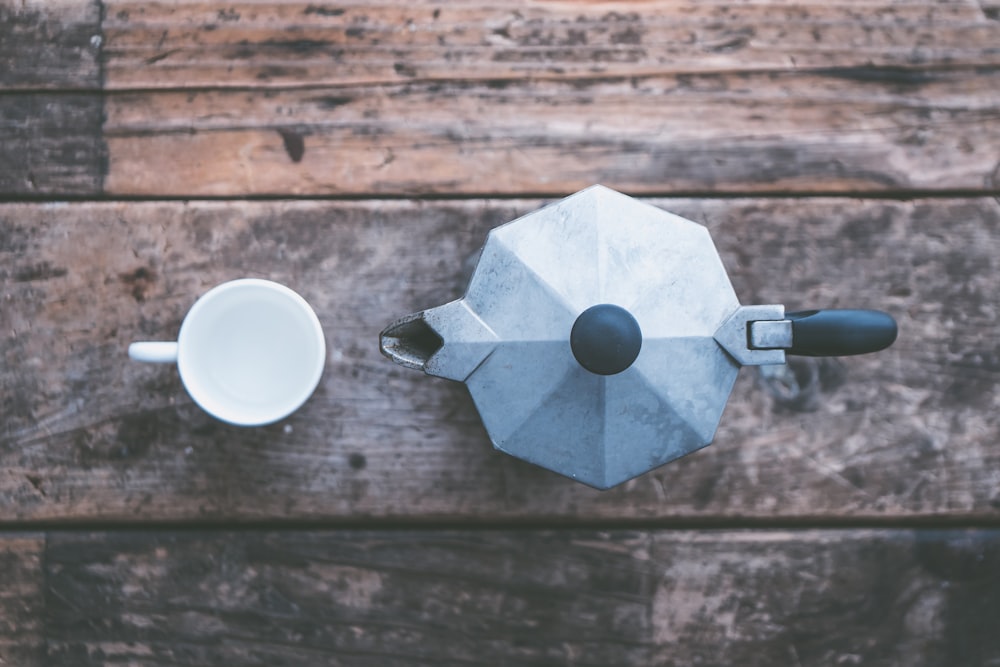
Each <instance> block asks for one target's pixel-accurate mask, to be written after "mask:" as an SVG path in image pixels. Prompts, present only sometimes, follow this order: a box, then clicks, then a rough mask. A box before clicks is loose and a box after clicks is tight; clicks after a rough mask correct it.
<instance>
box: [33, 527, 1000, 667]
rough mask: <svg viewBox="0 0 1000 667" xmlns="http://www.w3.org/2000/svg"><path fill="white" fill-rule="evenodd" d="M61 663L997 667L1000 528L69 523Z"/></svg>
mask: <svg viewBox="0 0 1000 667" xmlns="http://www.w3.org/2000/svg"><path fill="white" fill-rule="evenodd" d="M46 556H47V558H46V574H47V580H46V594H47V604H48V609H47V611H46V618H47V620H48V629H47V633H48V635H47V657H48V660H49V662H48V664H51V665H66V666H69V665H72V666H74V667H84V666H88V665H109V664H129V665H220V664H225V665H232V664H240V665H260V666H262V667H263V666H265V665H274V664H304V665H305V664H308V665H373V666H374V665H378V666H379V667H382V666H387V665H390V666H391V665H435V666H438V665H447V666H452V665H456V666H457V665H506V664H511V665H749V666H755V665H761V666H763V665H768V666H770V665H822V666H830V667H833V666H835V665H836V666H841V665H876V666H888V665H908V666H910V667H924V666H927V667H930V666H936V665H945V664H952V665H963V666H972V665H992V664H996V663H997V662H998V661H1000V635H998V633H997V632H996V619H997V618H998V617H1000V535H998V534H997V532H996V531H972V532H966V531H954V532H952V531H943V532H916V533H914V532H910V531H894V530H893V531H859V530H849V531H842V530H833V531H803V532H775V531H757V532H749V533H748V532H739V531H736V532H713V531H704V532H697V531H680V532H623V531H612V532H594V531H555V532H552V531H482V530H476V531H437V530H435V531H426V530H425V531H402V532H385V531H379V532H371V531H358V532H353V531H347V532H323V533H316V532H310V533H303V532H290V531H282V532H277V533H274V532H267V533H261V532H257V531H252V532H244V533H225V532H223V533H211V534H209V533H171V532H156V533H132V534H129V533H126V534H121V533H103V534H100V533H98V534H72V533H70V534H67V533H57V534H55V535H53V536H52V537H51V538H50V546H49V549H48V550H47V554H46Z"/></svg>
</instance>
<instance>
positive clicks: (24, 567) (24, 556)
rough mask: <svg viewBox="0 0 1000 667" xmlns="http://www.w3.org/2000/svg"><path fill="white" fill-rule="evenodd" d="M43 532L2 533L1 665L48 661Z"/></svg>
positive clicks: (32, 664)
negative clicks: (45, 635)
mask: <svg viewBox="0 0 1000 667" xmlns="http://www.w3.org/2000/svg"><path fill="white" fill-rule="evenodd" d="M44 548H45V539H44V538H43V537H42V536H40V535H34V534H22V535H12V534H10V533H0V665H4V667H6V666H7V665H11V666H13V667H35V666H36V665H37V666H38V667H41V665H43V664H45V663H44V662H43V658H44V650H45V647H44V644H43V632H42V631H43V624H44V622H45V615H44V612H45V592H44V584H43V582H44V572H43V567H42V560H43V557H42V552H43V550H44Z"/></svg>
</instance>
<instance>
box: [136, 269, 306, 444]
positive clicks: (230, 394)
mask: <svg viewBox="0 0 1000 667" xmlns="http://www.w3.org/2000/svg"><path fill="white" fill-rule="evenodd" d="M128 354H129V356H130V357H131V358H132V359H135V360H137V361H149V362H154V363H156V362H158V363H173V362H176V363H177V368H178V370H179V372H180V376H181V381H182V382H183V383H184V388H185V389H187V391H188V393H189V394H190V395H191V398H193V399H194V402H195V403H197V404H198V405H199V406H200V407H201V408H202V409H203V410H205V412H208V413H209V414H211V415H212V416H214V417H216V418H218V419H221V420H222V421H225V422H229V423H230V424H236V425H239V426H261V425H263V424H270V423H272V422H276V421H278V420H279V419H282V418H284V417H287V416H288V415H290V414H292V413H293V412H295V410H297V409H298V408H299V407H300V406H301V405H302V404H303V403H305V402H306V399H308V398H309V396H311V395H312V393H313V391H314V390H315V389H316V385H317V384H319V379H320V376H322V374H323V367H324V366H325V364H326V340H325V339H324V337H323V329H322V327H321V326H320V323H319V319H318V318H317V317H316V313H315V312H313V309H312V308H311V307H310V306H309V304H308V303H306V300H305V299H303V298H302V297H301V296H299V295H298V294H296V293H295V292H294V291H292V290H290V289H289V288H287V287H285V286H284V285H279V284H278V283H275V282H271V281H269V280H258V279H255V278H246V279H242V280H233V281H231V282H227V283H223V284H221V285H218V286H216V287H214V288H212V289H211V290H209V291H208V292H206V293H205V294H204V295H202V297H201V298H200V299H198V300H197V301H196V302H195V304H194V305H193V306H192V307H191V310H189V311H188V314H187V315H186V316H185V318H184V322H183V323H182V324H181V330H180V334H179V336H178V337H177V342H141V343H132V344H131V345H129V348H128Z"/></svg>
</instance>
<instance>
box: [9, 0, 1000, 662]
mask: <svg viewBox="0 0 1000 667" xmlns="http://www.w3.org/2000/svg"><path fill="white" fill-rule="evenodd" d="M598 182H599V183H603V184H605V185H608V186H611V187H614V188H616V189H619V190H622V191H625V192H627V193H629V194H633V195H636V196H640V197H644V198H648V200H649V201H651V202H652V203H654V204H656V205H658V206H661V207H663V208H666V209H668V210H670V211H673V212H676V213H679V214H681V215H683V216H686V217H689V218H691V219H694V220H696V221H699V222H701V223H703V224H705V225H707V226H708V227H709V228H710V229H711V231H712V233H713V236H714V238H715V240H716V242H717V244H718V246H719V249H720V252H721V253H722V256H723V260H724V262H725V264H726V266H727V267H728V269H729V270H730V272H731V276H732V279H733V282H734V285H735V287H736V290H737V293H738V294H739V295H740V297H741V300H742V301H743V302H744V303H768V302H774V303H785V304H787V305H788V306H789V307H790V308H798V307H810V306H826V307H846V306H855V307H874V308H882V309H885V310H888V311H890V312H891V313H893V314H894V315H895V316H896V318H897V319H898V320H899V323H900V330H901V334H900V337H899V340H898V342H897V343H896V344H895V346H894V347H892V348H891V349H890V350H889V351H887V352H885V353H881V354H878V355H873V356H870V357H857V358H848V359H842V360H826V361H822V362H820V361H817V360H810V359H807V360H804V361H798V362H796V364H795V365H794V366H793V367H792V368H793V370H794V371H795V374H796V376H797V377H798V380H799V382H800V384H801V385H802V390H801V392H800V393H799V394H798V395H797V396H788V395H782V394H781V393H780V392H778V391H777V388H776V387H775V386H774V385H773V384H769V383H768V382H766V381H765V380H764V379H762V378H761V376H760V375H759V374H758V373H757V372H756V371H755V370H754V369H744V371H743V372H742V373H741V375H740V378H739V380H738V382H737V387H736V390H735V393H734V395H733V397H732V399H731V401H730V403H729V405H728V407H727V409H726V412H725V414H724V416H723V420H722V425H721V427H720V430H719V432H718V434H717V436H716V440H715V443H714V444H713V445H712V446H710V447H708V448H707V449H705V450H702V451H700V452H698V453H696V454H693V455H691V456H689V457H686V458H684V459H682V460H679V461H677V462H675V463H672V464H670V465H667V466H665V467H663V468H660V469H658V470H656V471H654V472H651V473H648V474H646V475H643V476H641V477H639V478H637V479H635V480H633V481H630V482H628V483H626V484H624V485H622V486H620V487H617V488H615V489H613V490H610V491H607V492H598V491H594V490H591V489H589V488H586V487H584V486H581V485H579V484H575V483H573V482H571V481H569V480H566V479H563V478H561V477H559V476H557V475H555V474H552V473H549V472H546V471H544V470H541V469H538V468H535V467H532V466H530V465H527V464H525V463H522V462H520V461H517V460H515V459H512V458H509V457H507V456H504V455H502V454H500V453H497V452H495V451H493V449H492V448H491V446H490V444H489V441H488V438H487V437H486V434H485V432H484V430H483V428H482V426H481V424H480V421H479V418H478V416H477V414H476V411H475V409H474V406H473V405H472V403H471V401H470V399H469V397H468V395H467V393H466V391H465V390H464V388H463V386H462V385H460V384H455V383H450V382H447V381H442V380H435V379H431V378H427V377H424V376H422V375H421V374H419V373H415V372H410V371H406V370H404V369H401V368H399V367H396V366H394V365H392V364H391V363H389V362H388V361H386V360H385V359H383V358H382V357H381V356H380V355H379V352H378V349H377V334H378V332H379V331H380V330H381V328H382V327H383V326H384V325H385V324H387V323H388V322H390V321H391V320H393V319H394V318H396V317H397V316H400V315H402V314H405V313H409V312H413V311H416V310H419V309H421V308H425V307H428V306H432V305H437V304H439V303H442V302H444V301H446V300H448V299H450V298H453V297H455V296H457V295H458V294H460V293H461V290H462V288H463V286H464V280H465V278H464V263H465V260H466V258H468V257H469V256H470V255H471V254H472V253H473V252H474V251H475V250H476V248H477V247H479V245H480V244H481V243H482V241H483V239H484V236H485V234H486V232H487V230H489V229H490V228H491V227H493V226H495V225H497V224H500V223H502V222H505V221H508V220H511V219H513V218H515V217H517V216H519V215H521V214H523V213H525V212H528V211H530V210H533V209H535V208H537V207H539V206H540V205H542V204H543V203H545V202H550V201H552V200H554V199H556V198H559V197H562V196H565V195H566V194H569V193H571V192H573V191H575V190H577V189H581V188H583V187H586V186H588V185H590V184H592V183H598ZM998 194H1000V4H997V2H996V1H995V0H979V2H978V3H977V2H976V1H975V0H950V1H940V2H932V1H929V0H924V1H920V0H895V1H893V0H864V1H862V0H841V1H839V2H834V3H830V2H817V1H815V0H813V1H807V2H802V3H798V4H791V3H787V2H783V1H781V0H757V1H755V2H741V3H726V2H717V1H711V2H682V1H679V0H647V1H639V0H636V1H632V2H615V3H612V2H603V3H602V2H587V1H584V0H545V1H537V2H514V1H503V2H501V1H500V0H494V1H493V2H483V1H482V0H460V1H456V2H448V3H445V2H431V1H426V0H410V1H409V2H406V3H389V2H378V3H375V2H357V1H351V0H348V1H347V2H342V3H336V4H324V3H323V2H321V1H320V2H308V1H307V0H303V1H302V2H296V1H289V2H280V1H278V0H275V1H272V2H268V1H266V0H262V1H257V0H237V1H235V2H226V3H220V2H208V0H190V1H189V0H180V1H177V2H167V1H163V2H139V1H138V0H103V1H99V0H0V195H2V197H3V202H2V203H0V531H2V532H0V665H18V666H20V665H27V666H35V665H110V664H128V665H181V664H183V665H209V664H220V665H373V666H375V665H378V666H383V665H435V666H439V665H470V664H482V665H549V664H556V665H620V664H634V665H678V666H680V665H792V666H799V665H803V666H804V665H830V666H834V665H837V666H842V665H906V666H917V667H919V666H923V665H957V666H968V665H993V666H994V667H995V666H996V665H998V664H1000V532H998V530H997V529H998V527H1000V393H998V381H1000V342H998V336H997V324H998V318H1000V313H998V307H1000V301H998V297H997V294H998V293H1000V203H998V202H1000V200H998ZM243 276H255V277H266V278H270V279H273V280H276V281H279V282H282V283H285V284H288V285H290V286H292V287H293V288H294V289H296V290H298V291H299V292H300V293H302V294H303V295H304V296H305V297H306V298H307V299H308V300H309V301H310V302H311V303H312V304H313V305H314V306H315V308H316V310H317V312H318V313H319V316H320V319H321V320H322V323H323V325H324V328H325V331H326V335H327V343H328V349H329V363H328V365H327V368H326V371H325V375H324V377H323V380H322V383H321V385H320V387H319V389H318V391H317V392H316V394H315V395H314V396H313V398H312V399H311V400H310V401H309V402H308V403H307V404H306V406H305V407H304V408H303V409H302V410H301V411H299V412H298V413H296V414H295V415H293V416H292V417H291V418H289V419H287V420H285V421H283V422H281V423H278V424H276V425H273V426H268V427H264V428H259V429H241V428H236V427H230V426H227V425H224V424H222V423H219V422H216V421H214V420H213V419H211V418H209V417H208V416H206V415H205V414H203V413H202V412H200V411H199V410H198V409H197V408H196V407H194V406H193V405H192V403H191V401H190V399H189V398H188V397H187V396H186V394H185V393H184V391H183V388H182V387H181V385H180V383H179V380H178V377H177V374H176V372H175V371H173V370H172V369H169V368H163V367H150V366H146V365H141V364H136V363H131V362H129V361H128V359H127V358H126V356H125V348H126V346H127V344H128V343H129V342H130V341H132V340H137V339H151V338H152V339H170V338H172V337H173V336H175V335H176V333H177V329H178V326H179V323H180V321H181V319H182V317H183V315H184V313H185V312H186V310H187V308H188V307H189V306H190V304H191V303H192V302H193V300H194V299H195V298H196V297H197V295H199V294H200V293H202V292H203V291H205V290H206V289H207V288H209V287H210V286H212V285H214V284H216V283H219V282H222V281H224V280H227V279H231V278H236V277H243Z"/></svg>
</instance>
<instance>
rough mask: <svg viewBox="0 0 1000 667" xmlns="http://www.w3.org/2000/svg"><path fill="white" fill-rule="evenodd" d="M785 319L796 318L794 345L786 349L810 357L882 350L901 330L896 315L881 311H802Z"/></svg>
mask: <svg viewBox="0 0 1000 667" xmlns="http://www.w3.org/2000/svg"><path fill="white" fill-rule="evenodd" d="M785 318H786V319H789V320H791V321H792V346H791V347H790V348H788V349H787V350H785V352H786V353H787V354H799V355H803V356H807V357H842V356H847V355H850V354H867V353H868V352H878V351H879V350H884V349H885V348H887V347H889V346H890V345H892V343H893V341H895V340H896V334H897V332H898V328H897V327H896V320H894V319H893V318H892V315H890V314H888V313H883V312H882V311H880V310H800V311H798V312H795V313H786V314H785Z"/></svg>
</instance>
